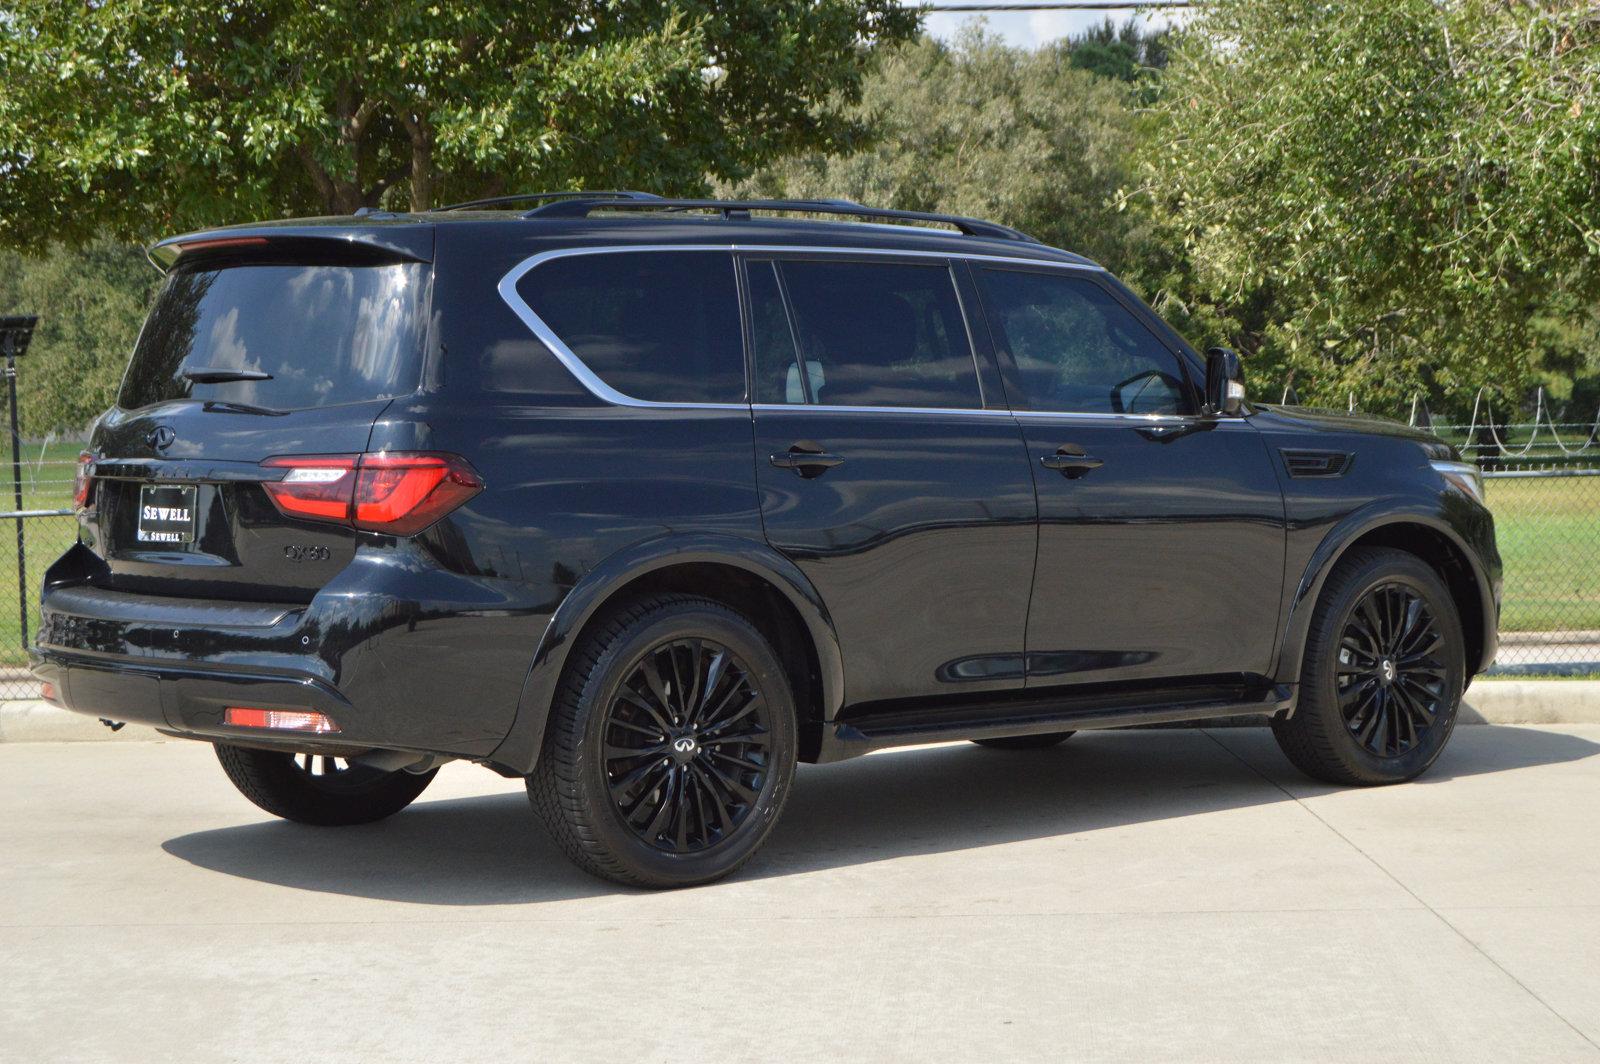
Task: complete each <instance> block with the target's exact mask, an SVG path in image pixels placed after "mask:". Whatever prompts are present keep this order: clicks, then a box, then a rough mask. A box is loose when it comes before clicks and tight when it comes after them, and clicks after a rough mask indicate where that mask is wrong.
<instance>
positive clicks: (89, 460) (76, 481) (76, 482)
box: [72, 451, 94, 510]
mask: <svg viewBox="0 0 1600 1064" xmlns="http://www.w3.org/2000/svg"><path fill="white" fill-rule="evenodd" d="M93 464H94V455H92V454H90V453H89V452H88V451H80V452H79V453H78V471H77V474H76V475H75V476H74V477H73V479H72V505H73V506H76V507H77V508H78V509H80V510H82V509H84V508H85V507H87V506H88V505H89V492H90V491H91V490H93V488H94V478H93V477H91V476H90V475H89V470H90V469H91V468H92V466H93Z"/></svg>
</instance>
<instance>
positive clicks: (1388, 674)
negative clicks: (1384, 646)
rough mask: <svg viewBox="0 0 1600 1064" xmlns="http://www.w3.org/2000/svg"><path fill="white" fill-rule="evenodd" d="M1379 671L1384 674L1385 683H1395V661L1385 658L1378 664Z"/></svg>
mask: <svg viewBox="0 0 1600 1064" xmlns="http://www.w3.org/2000/svg"><path fill="white" fill-rule="evenodd" d="M1378 671H1379V672H1381V673H1382V674H1383V682H1384V683H1386V684H1391V683H1394V676H1395V668H1394V662H1393V661H1391V660H1389V659H1388V658H1384V659H1383V663H1382V664H1381V665H1379V666H1378Z"/></svg>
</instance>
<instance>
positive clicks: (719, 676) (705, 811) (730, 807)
mask: <svg viewBox="0 0 1600 1064" xmlns="http://www.w3.org/2000/svg"><path fill="white" fill-rule="evenodd" d="M769 717H770V710H769V708H768V706H767V703H766V700H765V699H764V698H763V697H762V695H761V692H760V691H759V690H757V688H756V687H755V685H754V684H753V683H752V681H751V677H750V670H749V668H748V667H747V666H746V665H745V663H744V662H743V661H741V660H740V659H739V657H738V656H737V655H736V654H735V653H734V652H733V651H732V650H730V649H729V648H727V647H725V646H723V645H721V644H720V643H717V642H714V641H712V640H710V639H674V640H670V641H668V642H665V643H662V644H661V645H659V646H656V647H654V648H652V649H650V650H648V651H646V652H645V654H644V655H643V656H642V657H640V658H639V659H638V661H637V662H636V663H635V664H634V665H633V667H632V668H631V669H630V670H629V671H628V673H627V675H626V677H625V678H624V679H623V681H622V683H621V684H620V685H619V686H618V688H617V690H616V695H615V697H613V698H612V700H611V705H610V707H609V708H608V709H607V711H606V724H605V731H604V739H605V766H606V779H607V783H608V786H609V788H610V791H611V799H612V803H613V808H614V809H615V810H616V812H617V814H618V815H619V816H620V817H621V818H622V822H623V823H624V824H626V825H627V827H628V828H629V830H631V831H632V832H633V833H634V834H635V835H636V836H638V838H639V839H641V840H642V841H643V842H645V843H646V844H648V845H650V846H653V847H655V848H656V849H659V850H664V851H666V852H668V853H675V854H681V853H694V852H696V851H701V850H706V849H709V848H711V847H713V846H715V845H716V844H717V843H719V842H721V841H722V840H723V839H725V838H727V837H728V836H729V835H730V834H731V833H732V832H734V831H736V830H738V828H739V826H740V825H741V824H743V823H744V821H745V820H746V818H748V817H749V816H750V813H751V810H752V809H753V808H754V805H755V801H756V798H757V796H758V795H759V794H760V793H761V790H762V788H763V787H764V786H765V784H766V779H767V774H768V772H769V771H770V769H771V760H770V759H771V745H772V733H771V728H770V726H769V724H768V720H769Z"/></svg>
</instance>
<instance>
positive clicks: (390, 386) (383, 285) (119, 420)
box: [88, 226, 432, 602]
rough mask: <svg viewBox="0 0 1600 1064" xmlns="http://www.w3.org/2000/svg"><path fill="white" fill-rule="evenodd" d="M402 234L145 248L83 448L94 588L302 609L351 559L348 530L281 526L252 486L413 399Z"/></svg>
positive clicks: (422, 291)
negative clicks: (277, 463) (148, 277)
mask: <svg viewBox="0 0 1600 1064" xmlns="http://www.w3.org/2000/svg"><path fill="white" fill-rule="evenodd" d="M406 228H408V229H410V230H411V232H410V233H409V234H408V233H405V232H401V233H396V231H395V228H393V227H391V228H388V229H387V230H379V231H380V232H381V233H382V235H383V237H384V238H385V239H384V241H383V243H382V244H381V245H379V244H374V243H366V242H363V241H362V239H361V236H362V230H360V229H354V230H344V231H316V230H314V231H312V232H311V233H310V234H306V233H304V232H302V233H300V234H294V233H285V232H282V231H277V230H265V231H257V232H264V233H265V234H266V235H254V236H251V235H246V236H242V237H241V236H235V235H232V234H231V233H230V234H213V235H212V236H211V237H210V238H208V239H207V238H202V239H198V240H195V241H191V242H188V243H182V244H178V245H163V246H162V247H160V248H158V249H157V253H156V257H157V258H158V259H160V258H161V257H162V256H163V253H165V255H166V257H167V258H170V259H172V260H173V266H172V268H171V270H170V272H169V275H168V277H167V279H166V282H165V283H164V284H163V285H162V287H161V290H160V293H159V294H158V295H157V297H156V301H155V305H154V306H153V307H152V309H151V311H150V315H149V317H148V318H147V320H146V322H145V326H144V329H143V331H142V332H141V334H140V336H139V341H138V343H137V345H136V347H135V349H134V353H133V358H132V361H131V363H130V364H129V366H128V370H127V374H126V375H125V377H124V378H123V382H122V387H121V390H120V393H119V395H118V398H117V405H116V407H115V408H114V409H113V410H111V411H110V412H108V413H107V414H106V415H105V416H104V417H103V418H102V419H101V421H100V424H99V425H98V427H97V428H96V431H95V436H94V440H93V442H92V444H91V454H92V458H93V462H94V465H93V469H92V473H93V478H94V479H93V481H92V483H91V487H90V495H89V499H88V504H89V506H90V508H91V521H90V523H91V527H92V530H93V533H94V538H95V540H96V542H94V543H92V544H91V545H92V546H93V547H95V548H96V549H97V550H98V552H99V553H100V554H101V556H102V557H104V558H105V560H106V562H107V564H108V566H109V575H108V581H109V583H110V585H111V586H113V587H117V588H121V589H125V590H128V591H136V592H140V593H145V594H168V595H181V596H187V597H204V598H223V599H247V600H255V601H272V602H304V601H309V600H310V598H311V596H312V595H314V594H315V593H316V591H317V589H318V588H320V587H322V586H323V585H324V584H326V583H327V582H328V581H329V580H330V579H331V578H332V577H333V576H334V575H335V574H337V573H338V572H339V570H341V569H342V568H344V566H345V565H346V564H347V563H348V562H349V561H350V559H351V558H352V557H353V556H354V554H355V548H356V543H357V538H358V536H359V533H357V532H356V531H354V530H353V529H350V528H347V527H343V526H341V525H338V524H331V523H327V522H323V521H308V520H304V519H300V518H292V517H288V516H285V514H284V513H282V512H281V511H280V510H279V508H278V507H277V506H276V505H275V504H274V502H273V500H272V498H271V496H270V495H269V493H268V490H267V488H266V487H264V484H265V483H267V482H270V481H273V480H275V479H281V478H282V477H283V476H284V470H283V469H282V468H275V467H273V466H270V465H264V464H263V463H264V462H265V461H266V460H267V459H271V458H275V457H281V456H289V455H357V454H359V453H360V452H362V451H363V450H365V448H366V446H367V441H368V438H369V436H370V435H371V432H372V425H373V422H374V421H375V420H376V419H377V418H378V416H379V415H380V414H381V413H382V412H383V410H384V409H385V408H386V407H387V406H388V405H389V403H390V402H392V401H393V400H394V398H395V397H397V396H401V395H406V394H409V393H411V392H414V391H415V390H416V389H417V388H418V386H419V383H420V381H421V377H422V372H423V361H424V356H425V352H426V349H427V342H428V338H427V333H428V317H429V299H430V289H431V282H432V270H431V266H430V265H429V262H428V261H427V260H428V259H431V257H432V256H431V248H432V232H431V228H429V227H423V226H414V227H406ZM397 238H398V239H397ZM407 238H409V239H407ZM174 246H176V247H177V248H178V249H180V251H181V253H178V254H176V255H174V254H173V252H172V248H173V247H174Z"/></svg>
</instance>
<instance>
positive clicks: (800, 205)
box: [523, 196, 1038, 244]
mask: <svg viewBox="0 0 1600 1064" xmlns="http://www.w3.org/2000/svg"><path fill="white" fill-rule="evenodd" d="M602 210H606V211H624V210H627V211H632V210H640V211H699V210H705V211H720V212H721V213H722V216H723V218H727V219H733V218H748V217H749V216H750V212H751V211H788V212H795V213H804V214H837V215H842V216H845V217H851V218H881V219H886V220H889V221H897V222H938V223H940V224H943V225H950V226H954V227H955V228H956V229H958V230H960V231H961V232H962V233H965V234H966V235H967V236H986V237H994V238H997V239H1000V240H1026V241H1028V242H1030V243H1035V244H1036V243H1038V241H1037V240H1036V239H1034V238H1033V237H1031V236H1029V235H1028V234H1026V233H1023V232H1019V231H1018V230H1016V229H1013V228H1011V227H1010V226H1008V225H1000V224H999V223H998V222H985V221H980V220H979V219H977V218H964V217H962V216H961V215H958V214H930V213H927V212H925V211H897V210H890V209H887V208H879V207H863V206H862V205H861V204H859V203H852V202H850V201H849V200H836V199H835V200H796V199H748V200H721V199H661V198H659V197H653V196H651V197H642V198H639V199H601V198H589V197H581V198H570V199H560V200H557V201H556V202H554V203H546V204H544V205H543V206H539V207H535V208H534V209H533V210H531V211H528V212H527V213H526V214H524V215H523V217H524V218H586V217H588V216H589V215H590V214H591V213H593V212H594V211H602Z"/></svg>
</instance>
